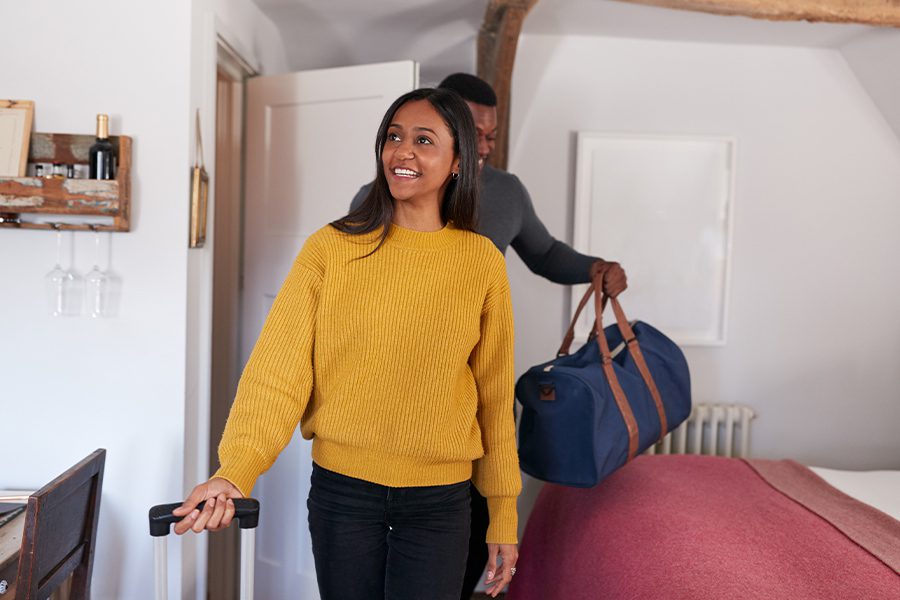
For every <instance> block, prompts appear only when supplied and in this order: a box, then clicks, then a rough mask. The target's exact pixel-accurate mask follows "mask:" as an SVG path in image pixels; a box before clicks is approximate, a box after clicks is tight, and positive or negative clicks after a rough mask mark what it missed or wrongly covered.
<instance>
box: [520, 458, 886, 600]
mask: <svg viewBox="0 0 900 600" xmlns="http://www.w3.org/2000/svg"><path fill="white" fill-rule="evenodd" d="M841 490H844V491H841ZM845 492H846V493H845ZM848 494H849V495H848ZM876 507H877V508H876ZM898 519H900V471H884V472H867V473H854V472H846V471H835V470H831V469H815V470H811V469H809V468H806V467H804V466H802V465H800V464H798V463H796V462H793V461H770V460H758V459H736V458H722V457H714V456H696V455H661V456H640V457H638V458H637V459H635V460H634V461H633V462H632V463H630V464H628V465H627V466H625V467H624V468H622V469H620V470H619V471H617V472H616V473H614V474H613V475H612V476H610V477H609V478H608V479H606V480H605V481H604V482H603V483H601V484H600V485H598V486H596V487H594V488H591V489H578V488H570V487H563V486H557V485H550V484H547V485H545V486H544V488H543V489H542V491H541V493H540V495H539V497H538V499H537V501H536V503H535V506H534V509H533V510H532V512H531V516H530V518H529V521H528V524H527V526H526V529H525V534H524V536H523V538H522V541H521V547H520V557H519V562H518V565H517V567H518V571H517V574H516V577H515V578H514V579H513V582H512V584H511V585H510V588H509V592H508V595H507V600H555V599H565V600H579V599H588V598H589V599H591V600H599V599H631V598H633V599H642V600H643V599H649V598H653V599H691V600H697V599H706V598H715V599H720V598H721V599H726V598H741V599H753V598H767V599H769V598H778V599H781V598H785V599H791V600H802V599H809V600H813V599H815V600H828V599H838V598H840V599H845V598H852V599H857V598H859V599H887V600H890V599H898V600H900V520H898Z"/></svg>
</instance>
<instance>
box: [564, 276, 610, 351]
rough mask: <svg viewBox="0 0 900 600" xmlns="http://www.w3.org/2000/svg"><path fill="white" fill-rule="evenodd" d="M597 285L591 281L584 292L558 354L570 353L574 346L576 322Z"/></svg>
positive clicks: (604, 299) (604, 303)
mask: <svg viewBox="0 0 900 600" xmlns="http://www.w3.org/2000/svg"><path fill="white" fill-rule="evenodd" d="M595 287H596V286H595V283H594V282H593V281H591V284H590V285H589V286H588V289H587V290H586V291H585V292H584V296H582V297H581V302H579V303H578V308H576V309H575V315H574V316H573V317H572V322H571V323H570V324H569V329H568V330H567V331H566V335H565V336H564V337H563V341H562V344H560V346H559V350H558V351H557V352H556V356H566V355H567V354H568V353H569V349H570V348H571V347H572V341H573V340H574V339H575V323H577V322H578V317H580V316H581V311H583V310H584V307H585V305H587V302H588V300H590V298H591V294H593V293H594V288H595ZM603 308H606V296H604V297H603ZM596 325H597V322H596V321H594V326H595V327H596Z"/></svg>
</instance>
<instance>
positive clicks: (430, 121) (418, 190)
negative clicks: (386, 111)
mask: <svg viewBox="0 0 900 600" xmlns="http://www.w3.org/2000/svg"><path fill="white" fill-rule="evenodd" d="M454 145H455V140H454V139H453V134H452V133H451V132H450V128H449V127H447V124H446V123H445V122H444V120H443V119H442V118H441V116H440V114H438V112H437V111H436V110H435V109H434V107H433V106H432V105H431V103H430V102H428V101H427V100H412V101H410V102H407V103H406V104H404V105H403V106H401V107H400V108H399V109H398V110H397V112H396V113H394V118H393V119H391V124H390V126H389V127H388V130H387V136H386V139H385V141H384V147H383V148H382V149H381V162H382V164H383V165H384V176H385V178H386V179H387V182H388V186H389V187H390V190H391V195H392V196H393V197H394V200H397V201H401V202H404V201H405V202H416V203H418V202H430V201H435V202H437V204H438V206H440V204H441V202H442V201H443V198H444V190H445V189H446V187H447V183H448V182H449V181H450V174H451V172H458V170H459V159H458V157H457V156H456V152H455V151H454Z"/></svg>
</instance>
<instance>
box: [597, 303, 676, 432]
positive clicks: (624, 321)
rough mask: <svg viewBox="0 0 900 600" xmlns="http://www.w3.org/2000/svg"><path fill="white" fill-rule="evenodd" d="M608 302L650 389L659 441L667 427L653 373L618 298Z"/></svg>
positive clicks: (663, 408)
mask: <svg viewBox="0 0 900 600" xmlns="http://www.w3.org/2000/svg"><path fill="white" fill-rule="evenodd" d="M610 304H612V309H613V314H615V316H616V323H617V324H618V326H619V331H620V332H621V333H622V339H623V340H625V345H626V346H628V352H629V353H631V358H633V359H634V364H635V365H637V368H638V371H640V373H641V378H642V379H643V380H644V383H645V384H646V385H647V389H648V390H650V395H651V396H652V397H653V403H654V404H655V405H656V414H657V415H659V441H662V439H663V438H664V437H665V436H666V433H667V432H668V429H669V428H668V423H667V420H666V409H665V407H664V406H663V402H662V396H660V394H659V389H658V388H657V387H656V381H654V380H653V375H652V374H651V373H650V368H649V367H648V366H647V361H646V360H645V359H644V353H643V352H641V345H640V344H638V341H637V338H636V337H634V330H633V329H632V328H631V324H630V323H629V322H628V318H627V317H625V311H624V310H623V309H622V305H621V304H619V300H618V299H617V298H614V297H610Z"/></svg>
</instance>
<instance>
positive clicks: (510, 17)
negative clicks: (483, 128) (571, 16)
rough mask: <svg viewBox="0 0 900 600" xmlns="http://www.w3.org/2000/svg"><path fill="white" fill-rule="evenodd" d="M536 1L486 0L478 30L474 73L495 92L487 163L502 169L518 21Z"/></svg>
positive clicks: (517, 39) (520, 26)
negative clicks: (493, 140) (493, 136)
mask: <svg viewBox="0 0 900 600" xmlns="http://www.w3.org/2000/svg"><path fill="white" fill-rule="evenodd" d="M537 1H538V0H489V2H488V6H487V9H486V10H485V13H484V22H483V23H482V25H481V30H480V31H479V32H478V76H479V77H481V78H482V79H484V80H485V81H487V82H488V83H490V84H491V86H492V87H493V88H494V91H495V92H496V93H497V124H498V126H499V131H498V135H497V143H496V145H495V147H494V151H493V152H492V153H491V156H490V159H489V162H490V163H491V164H492V165H493V166H495V167H497V168H498V169H506V164H507V160H508V158H509V105H510V86H511V83H512V71H513V65H514V64H515V62H516V46H517V45H518V43H519V34H520V33H521V31H522V23H524V22H525V17H526V16H527V15H528V12H529V11H530V10H531V9H532V8H533V7H534V5H535V4H537Z"/></svg>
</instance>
